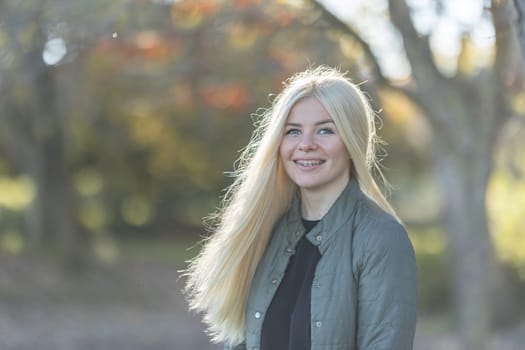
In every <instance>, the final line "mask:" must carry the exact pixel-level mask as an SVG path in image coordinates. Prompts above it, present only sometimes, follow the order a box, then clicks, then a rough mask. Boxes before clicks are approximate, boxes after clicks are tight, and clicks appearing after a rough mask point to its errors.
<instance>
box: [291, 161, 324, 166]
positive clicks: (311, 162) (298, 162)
mask: <svg viewBox="0 0 525 350" xmlns="http://www.w3.org/2000/svg"><path fill="white" fill-rule="evenodd" d="M295 163H297V164H299V165H301V166H305V167H309V166H316V165H319V164H322V163H323V161H322V160H296V161H295Z"/></svg>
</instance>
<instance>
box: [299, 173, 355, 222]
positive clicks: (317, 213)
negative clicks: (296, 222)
mask: <svg viewBox="0 0 525 350" xmlns="http://www.w3.org/2000/svg"><path fill="white" fill-rule="evenodd" d="M347 184H348V181H347V182H346V183H342V184H341V185H340V186H337V187H335V188H331V189H330V190H329V191H327V190H317V191H316V190H309V189H304V188H301V215H302V218H303V219H305V220H321V219H322V218H323V216H325V214H326V213H327V212H328V210H330V208H331V207H332V205H333V204H334V203H335V201H336V200H337V198H338V197H339V195H340V194H341V193H342V192H343V190H344V189H345V187H346V185H347Z"/></svg>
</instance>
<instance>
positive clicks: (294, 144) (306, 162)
mask: <svg viewBox="0 0 525 350" xmlns="http://www.w3.org/2000/svg"><path fill="white" fill-rule="evenodd" d="M279 155H280V157H281V161H282V164H283V166H284V169H285V171H286V173H287V174H288V176H289V177H290V178H291V179H292V181H293V182H295V183H296V184H297V186H299V188H300V189H301V191H307V192H318V191H326V192H328V193H333V194H334V195H338V194H339V193H340V192H341V191H342V190H343V188H344V187H345V186H346V184H347V183H348V179H349V176H350V156H349V154H348V151H347V150H346V147H345V145H344V143H343V140H342V139H341V137H339V135H338V132H337V129H336V127H335V124H334V122H333V120H332V118H330V115H329V114H328V112H327V111H326V110H325V108H324V107H323V105H322V104H321V103H320V102H319V101H318V100H317V99H316V98H315V97H307V98H305V99H303V100H300V101H299V102H297V103H296V104H295V106H294V107H293V108H292V109H291V111H290V114H289V115H288V119H287V121H286V126H285V130H284V135H283V138H282V140H281V145H280V147H279Z"/></svg>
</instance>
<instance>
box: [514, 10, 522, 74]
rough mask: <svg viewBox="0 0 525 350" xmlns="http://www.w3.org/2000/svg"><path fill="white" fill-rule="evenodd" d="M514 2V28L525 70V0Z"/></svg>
mask: <svg viewBox="0 0 525 350" xmlns="http://www.w3.org/2000/svg"><path fill="white" fill-rule="evenodd" d="M513 2H514V9H515V11H514V12H513V13H512V14H514V15H515V16H514V18H512V19H513V24H514V29H515V30H516V33H517V34H518V39H519V44H520V48H521V57H522V62H523V69H524V70H525V0H514V1H513Z"/></svg>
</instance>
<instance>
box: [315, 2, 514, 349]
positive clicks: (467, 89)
mask: <svg viewBox="0 0 525 350" xmlns="http://www.w3.org/2000/svg"><path fill="white" fill-rule="evenodd" d="M310 3H311V4H312V5H313V6H314V7H315V8H316V9H317V10H318V11H320V13H322V17H320V19H319V24H320V25H323V23H328V24H329V25H330V27H331V28H336V29H338V30H340V31H342V32H343V33H345V34H346V35H347V36H349V37H350V38H352V39H353V40H355V41H356V43H357V44H358V45H359V46H360V48H361V52H364V54H365V56H366V59H367V66H368V67H369V69H368V72H369V76H370V77H371V78H373V79H374V80H375V83H376V84H377V85H378V86H379V88H380V89H387V90H389V91H392V90H393V91H396V92H398V93H402V94H404V95H405V96H407V97H408V98H409V99H410V100H411V101H412V102H413V103H414V104H415V105H417V106H418V107H419V108H420V110H421V111H423V112H424V115H425V116H426V119H427V120H428V122H429V124H430V126H431V129H432V132H433V137H432V142H433V143H432V145H433V159H434V163H435V168H434V173H435V178H436V179H437V180H438V182H439V184H440V185H441V191H442V193H443V196H444V207H443V210H444V213H443V214H444V219H445V226H446V228H447V231H448V232H449V234H450V235H449V242H450V244H449V246H450V249H451V252H452V257H453V266H452V268H453V272H454V286H455V296H456V302H457V310H458V316H459V328H460V331H461V335H462V339H463V348H464V349H486V347H487V344H488V342H487V337H488V335H489V334H490V332H489V329H490V327H491V321H492V320H491V315H492V312H496V311H498V312H502V311H503V312H507V313H508V312H509V311H511V310H510V309H509V308H507V309H503V310H502V308H501V306H502V305H498V308H494V300H493V299H491V288H492V286H493V285H494V284H496V285H499V286H500V287H501V284H502V283H504V282H503V281H501V280H500V281H496V280H497V279H498V278H500V277H501V274H500V273H498V270H497V269H498V267H497V264H496V258H495V255H494V249H493V244H492V242H491V238H490V235H489V230H488V224H487V213H486V200H485V195H486V190H487V186H488V182H489V179H490V176H491V173H492V170H493V155H494V149H495V148H496V146H497V144H498V140H499V137H500V136H501V134H502V130H503V128H504V126H505V125H506V123H507V121H508V120H509V119H511V118H514V117H516V116H517V115H518V114H519V111H517V110H516V109H515V104H514V101H515V98H516V96H518V95H519V93H520V92H522V91H523V72H522V71H520V69H519V68H520V66H519V64H518V60H517V55H516V54H517V52H516V50H517V46H516V42H515V37H514V36H513V34H512V30H511V23H510V18H509V16H508V11H507V6H508V4H507V2H505V1H492V4H491V8H490V12H491V18H492V23H493V26H494V30H495V48H494V50H495V54H494V55H495V57H494V59H493V63H492V64H491V65H487V66H486V67H481V68H478V69H474V70H473V69H469V70H467V68H470V67H469V65H466V64H464V61H465V60H466V59H467V58H466V57H467V56H468V53H469V45H468V43H469V38H468V34H467V33H464V39H463V42H462V44H463V45H462V46H461V48H460V50H461V52H460V54H459V55H458V56H457V60H458V61H457V65H456V66H457V70H456V72H455V73H453V74H451V73H450V72H446V73H445V72H444V71H443V70H440V67H439V62H437V60H438V58H439V52H433V51H432V49H431V46H430V42H429V38H430V37H429V36H428V35H422V34H421V33H419V32H418V30H417V29H416V26H415V24H414V17H413V16H411V13H410V8H409V7H408V6H407V4H406V2H405V1H404V0H389V1H388V10H389V11H388V13H389V18H390V21H391V23H392V25H393V26H394V27H395V28H396V29H397V31H398V32H399V34H400V35H401V37H402V42H403V47H404V55H405V57H406V60H407V61H408V64H409V67H410V79H407V80H405V81H404V82H399V81H393V80H392V79H389V78H388V77H387V76H386V75H385V74H384V72H383V67H382V64H381V63H382V62H384V61H381V59H384V57H381V54H380V53H376V52H375V51H374V50H373V49H372V45H371V43H370V42H369V41H367V40H365V39H364V36H363V34H362V33H360V32H359V31H357V30H356V29H354V28H353V27H352V26H351V25H349V24H348V23H345V22H344V21H342V20H341V19H339V18H338V17H336V16H335V15H334V14H332V13H331V12H330V11H328V10H327V9H326V7H325V6H323V5H322V4H321V3H320V2H317V1H311V2H310ZM506 290H507V289H506V288H499V289H498V290H497V293H498V294H497V297H496V300H499V301H500V302H501V300H505V301H508V299H507V296H506V295H504V296H503V297H502V294H503V293H505V291H506ZM500 304H501V303H500ZM491 306H492V307H491Z"/></svg>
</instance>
